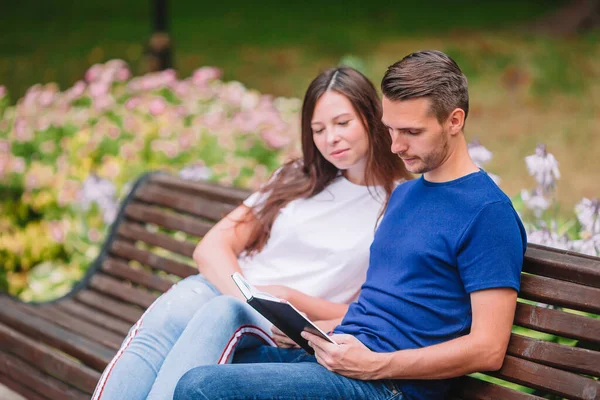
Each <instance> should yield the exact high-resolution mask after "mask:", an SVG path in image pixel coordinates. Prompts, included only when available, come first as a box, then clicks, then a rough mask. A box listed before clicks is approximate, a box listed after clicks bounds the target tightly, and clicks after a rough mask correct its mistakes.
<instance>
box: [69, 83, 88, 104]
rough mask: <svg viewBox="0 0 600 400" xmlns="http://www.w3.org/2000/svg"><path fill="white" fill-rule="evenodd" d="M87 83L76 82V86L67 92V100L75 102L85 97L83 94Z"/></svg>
mask: <svg viewBox="0 0 600 400" xmlns="http://www.w3.org/2000/svg"><path fill="white" fill-rule="evenodd" d="M85 87H86V85H85V82H83V81H77V82H75V84H74V85H73V87H72V88H70V89H69V90H67V98H68V99H69V100H75V99H78V98H80V97H81V96H83V93H84V92H85Z"/></svg>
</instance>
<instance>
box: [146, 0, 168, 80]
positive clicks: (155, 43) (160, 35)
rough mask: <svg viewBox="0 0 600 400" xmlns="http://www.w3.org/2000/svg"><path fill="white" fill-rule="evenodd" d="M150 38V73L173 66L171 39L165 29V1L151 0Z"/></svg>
mask: <svg viewBox="0 0 600 400" xmlns="http://www.w3.org/2000/svg"><path fill="white" fill-rule="evenodd" d="M151 2H152V4H151V7H152V36H151V37H150V42H149V44H148V67H149V70H150V71H162V70H164V69H167V68H171V67H172V66H173V60H172V50H171V38H170V37H169V33H168V29H167V11H168V10H167V8H168V5H167V0H151Z"/></svg>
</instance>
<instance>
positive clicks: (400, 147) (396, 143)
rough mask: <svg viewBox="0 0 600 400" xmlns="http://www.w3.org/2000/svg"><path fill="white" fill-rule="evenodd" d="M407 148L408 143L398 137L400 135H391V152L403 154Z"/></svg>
mask: <svg viewBox="0 0 600 400" xmlns="http://www.w3.org/2000/svg"><path fill="white" fill-rule="evenodd" d="M406 150H408V143H406V141H404V140H402V139H401V138H400V135H393V136H392V153H395V154H403V153H406Z"/></svg>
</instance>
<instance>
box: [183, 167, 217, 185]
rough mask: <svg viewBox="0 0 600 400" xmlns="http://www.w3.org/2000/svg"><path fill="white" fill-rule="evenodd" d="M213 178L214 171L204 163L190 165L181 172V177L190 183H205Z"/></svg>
mask: <svg viewBox="0 0 600 400" xmlns="http://www.w3.org/2000/svg"><path fill="white" fill-rule="evenodd" d="M211 176H212V171H211V170H210V168H208V167H207V166H205V165H203V164H202V163H198V164H196V165H190V166H188V167H185V168H183V169H182V170H181V171H179V177H180V178H182V179H186V180H189V181H205V180H207V179H209V178H210V177H211Z"/></svg>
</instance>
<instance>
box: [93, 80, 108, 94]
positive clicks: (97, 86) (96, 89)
mask: <svg viewBox="0 0 600 400" xmlns="http://www.w3.org/2000/svg"><path fill="white" fill-rule="evenodd" d="M107 93H108V84H107V83H106V82H94V83H92V84H91V85H90V95H91V96H92V97H100V96H103V95H105V94H107Z"/></svg>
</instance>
